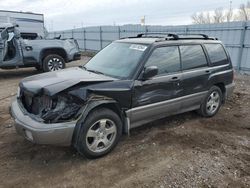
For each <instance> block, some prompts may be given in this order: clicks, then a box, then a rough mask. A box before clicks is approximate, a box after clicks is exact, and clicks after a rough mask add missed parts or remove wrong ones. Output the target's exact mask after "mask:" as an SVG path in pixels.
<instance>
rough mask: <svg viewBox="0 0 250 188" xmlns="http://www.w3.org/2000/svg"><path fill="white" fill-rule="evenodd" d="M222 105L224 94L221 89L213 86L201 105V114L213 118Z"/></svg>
mask: <svg viewBox="0 0 250 188" xmlns="http://www.w3.org/2000/svg"><path fill="white" fill-rule="evenodd" d="M221 103H222V92H221V90H220V88H219V87H217V86H213V87H211V89H210V90H209V91H208V94H207V96H206V97H205V99H204V101H203V102H202V104H201V107H200V109H199V111H198V112H199V114H200V115H202V116H204V117H212V116H214V115H215V114H217V112H218V111H219V109H220V106H221Z"/></svg>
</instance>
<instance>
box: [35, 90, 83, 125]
mask: <svg viewBox="0 0 250 188" xmlns="http://www.w3.org/2000/svg"><path fill="white" fill-rule="evenodd" d="M41 105H42V108H41V111H40V112H39V115H40V117H41V118H42V119H43V120H44V121H45V122H46V123H57V122H63V121H68V120H73V119H76V118H77V117H78V112H79V110H80V109H81V107H82V106H83V104H82V103H81V102H80V103H79V101H77V99H75V98H74V97H72V96H68V95H67V96H61V95H60V96H57V97H55V98H50V97H47V96H43V97H41Z"/></svg>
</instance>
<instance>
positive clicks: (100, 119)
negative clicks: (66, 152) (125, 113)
mask: <svg viewBox="0 0 250 188" xmlns="http://www.w3.org/2000/svg"><path fill="white" fill-rule="evenodd" d="M79 123H80V126H81V128H80V133H79V137H78V141H77V150H78V152H79V153H81V154H83V155H85V156H86V157H87V158H98V157H101V156H104V155H106V154H108V153H109V152H111V151H112V150H113V149H114V147H115V146H116V145H117V143H118V141H119V139H120V137H121V134H122V122H121V119H120V117H119V116H118V115H117V114H116V113H115V112H113V111H112V110H109V109H106V108H101V109H97V110H94V111H93V112H91V113H90V114H89V115H88V116H87V118H86V119H85V121H84V122H81V120H80V122H79Z"/></svg>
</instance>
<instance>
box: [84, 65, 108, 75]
mask: <svg viewBox="0 0 250 188" xmlns="http://www.w3.org/2000/svg"><path fill="white" fill-rule="evenodd" d="M82 68H83V69H85V70H86V71H89V72H93V73H96V74H102V75H105V74H104V73H102V72H100V71H97V70H92V69H87V67H85V66H82Z"/></svg>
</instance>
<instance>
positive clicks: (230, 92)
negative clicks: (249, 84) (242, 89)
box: [225, 82, 235, 98]
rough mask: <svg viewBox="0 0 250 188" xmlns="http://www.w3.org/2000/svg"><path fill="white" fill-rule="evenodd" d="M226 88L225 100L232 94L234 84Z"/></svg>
mask: <svg viewBox="0 0 250 188" xmlns="http://www.w3.org/2000/svg"><path fill="white" fill-rule="evenodd" d="M225 87H226V98H228V97H230V96H231V95H232V94H233V91H234V88H235V83H234V82H233V83H231V84H228V85H226V86H225Z"/></svg>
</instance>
